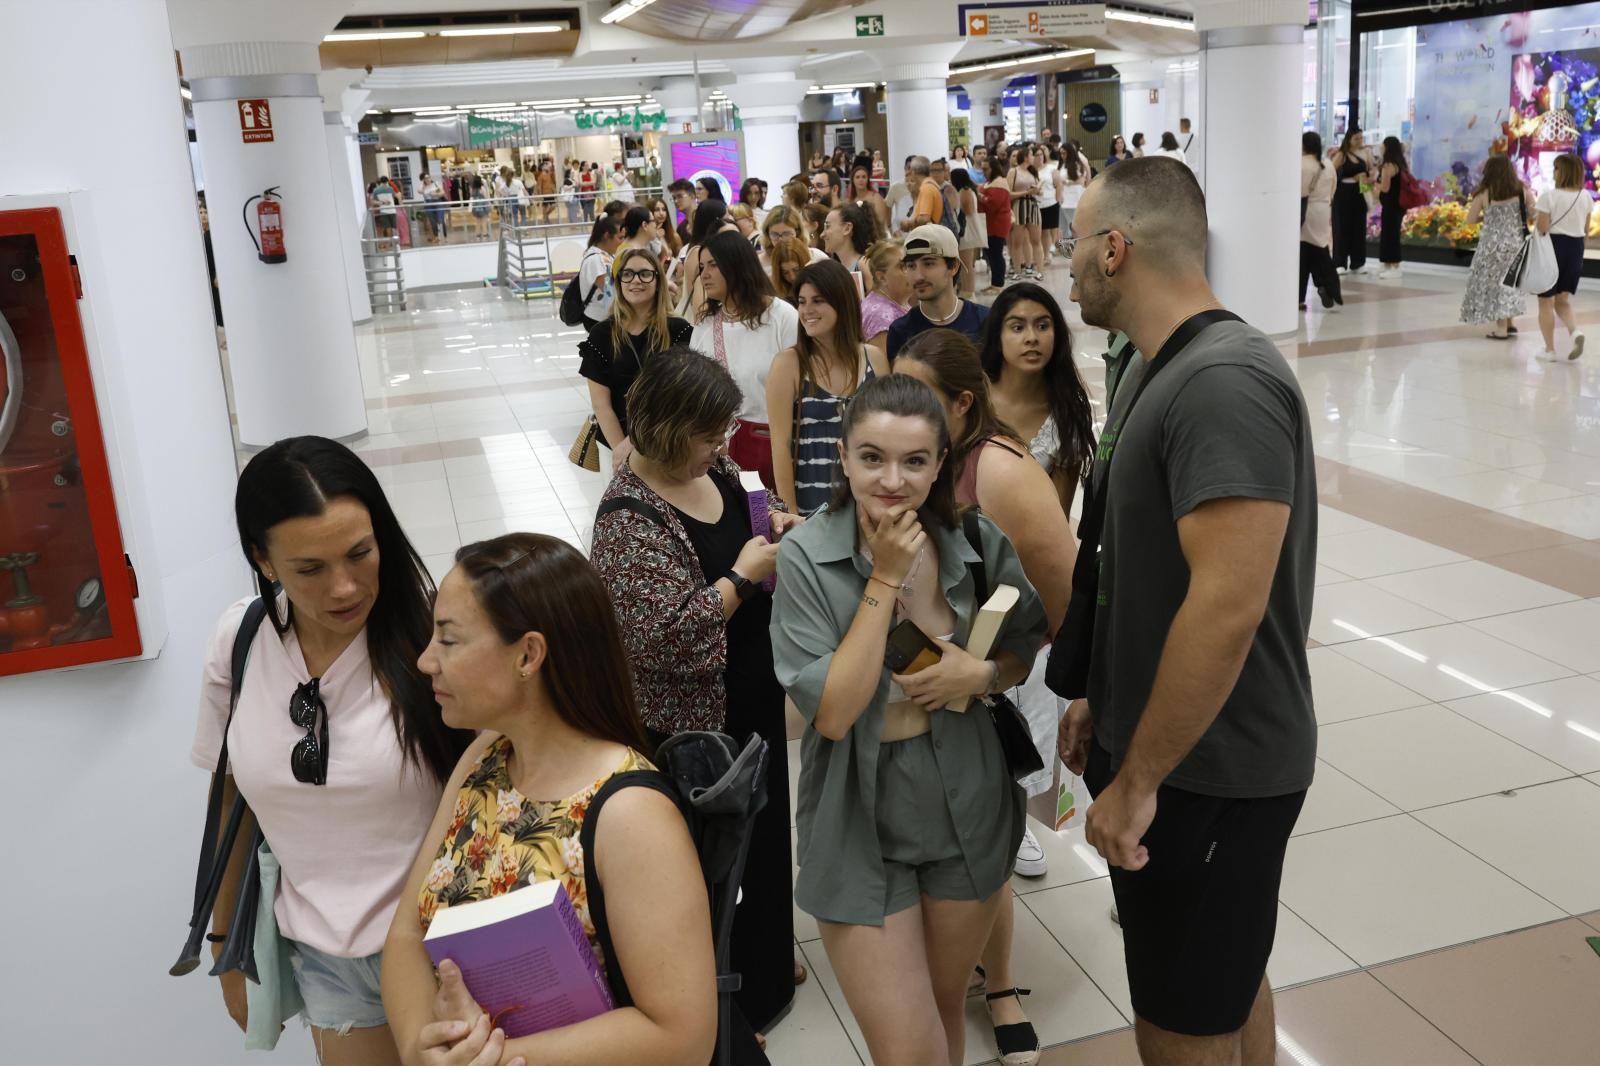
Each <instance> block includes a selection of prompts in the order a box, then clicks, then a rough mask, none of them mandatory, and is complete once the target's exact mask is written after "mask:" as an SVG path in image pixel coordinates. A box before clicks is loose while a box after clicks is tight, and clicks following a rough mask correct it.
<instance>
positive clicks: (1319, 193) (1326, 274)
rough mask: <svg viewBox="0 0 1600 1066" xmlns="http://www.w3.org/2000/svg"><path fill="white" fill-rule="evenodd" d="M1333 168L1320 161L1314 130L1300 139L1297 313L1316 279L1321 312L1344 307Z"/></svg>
mask: <svg viewBox="0 0 1600 1066" xmlns="http://www.w3.org/2000/svg"><path fill="white" fill-rule="evenodd" d="M1334 184H1335V182H1334V176H1333V168H1332V167H1330V166H1329V165H1328V161H1327V160H1326V159H1323V158H1322V138H1321V137H1320V136H1319V135H1318V134H1317V132H1316V131H1315V130H1306V131H1305V132H1304V133H1302V134H1301V135H1300V289H1299V292H1300V310H1302V311H1304V310H1305V309H1306V282H1307V281H1310V280H1311V279H1313V278H1315V279H1316V283H1317V295H1318V296H1319V297H1321V298H1322V306H1323V307H1324V308H1328V307H1333V306H1334V305H1335V304H1338V305H1340V306H1343V304H1344V287H1343V286H1342V285H1340V283H1339V272H1338V271H1337V270H1335V269H1334V268H1333V195H1334V193H1333V190H1334Z"/></svg>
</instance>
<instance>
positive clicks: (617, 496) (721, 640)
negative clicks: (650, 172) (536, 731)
mask: <svg viewBox="0 0 1600 1066" xmlns="http://www.w3.org/2000/svg"><path fill="white" fill-rule="evenodd" d="M723 239H726V238H718V240H723ZM736 243H738V244H740V245H741V246H742V247H743V248H744V249H745V250H746V251H749V247H750V246H749V245H748V244H745V243H744V242H743V241H736ZM715 244H716V242H713V246H715ZM752 258H754V255H753V253H752ZM835 269H839V268H838V267H837V266H836V267H835ZM740 402H741V397H740V395H739V387H738V386H737V385H735V384H734V379H733V377H732V376H731V375H730V374H729V373H728V371H727V370H726V369H725V368H724V367H723V366H721V365H720V364H718V363H716V362H714V361H712V360H710V359H707V358H706V357H705V356H703V355H701V354H700V353H698V352H696V351H695V350H693V349H690V348H677V349H674V350H672V351H669V352H663V353H661V354H660V355H657V356H655V357H654V358H653V359H651V360H650V362H649V363H647V364H646V365H645V368H644V371H643V373H641V374H640V375H639V380H638V382H637V384H636V385H635V387H634V389H633V391H632V392H631V393H629V394H628V415H629V419H630V425H631V428H632V432H633V441H634V449H633V451H632V452H631V453H630V454H629V456H628V459H627V461H626V462H625V463H621V464H618V466H617V471H616V474H615V475H614V476H613V477H612V479H611V485H610V487H609V488H608V489H606V494H605V496H604V497H603V498H602V499H601V501H600V508H599V512H598V514H597V515H596V517H595V524H594V547H593V550H592V551H591V558H592V559H593V561H594V565H595V569H597V570H599V571H600V576H601V578H602V579H604V581H605V583H606V587H607V588H608V589H609V590H610V592H611V600H612V602H613V603H614V604H615V605H616V611H617V619H618V621H619V622H620V623H621V626H622V644H623V647H624V648H625V649H626V650H627V653H628V662H629V665H630V666H632V668H633V677H634V683H635V685H636V686H637V688H638V699H639V716H640V717H641V718H642V719H643V720H644V724H645V727H646V728H647V729H648V730H649V731H650V733H651V734H652V737H651V739H652V740H654V741H656V742H657V743H659V742H660V741H661V740H663V739H665V738H666V737H668V736H671V735H672V734H674V733H681V732H683V731H685V730H691V729H712V730H719V731H723V732H726V733H727V734H728V735H730V736H732V737H733V738H734V739H735V740H736V741H738V742H739V743H740V744H741V745H743V744H744V743H745V741H747V740H748V739H749V737H750V736H751V735H752V734H759V735H760V736H761V737H762V738H763V739H765V740H766V741H767V743H768V744H769V745H771V748H772V751H773V752H774V753H775V754H774V757H773V758H772V759H771V760H770V762H769V764H768V771H767V806H766V808H765V809H764V810H763V811H762V813H761V814H760V815H758V816H757V818H756V821H755V826H754V830H753V834H752V840H751V844H750V856H749V860H748V862H747V864H746V866H745V874H744V880H743V882H742V888H743V892H744V902H743V903H742V904H741V905H740V906H739V908H738V910H737V913H736V917H735V918H734V923H733V968H734V970H735V971H737V972H738V973H741V974H742V975H743V976H744V987H743V988H742V989H741V990H740V991H739V992H737V993H735V994H734V998H735V1001H736V1002H737V1003H738V1004H739V1007H740V1009H741V1010H742V1011H743V1012H744V1015H745V1017H746V1018H747V1019H748V1020H749V1022H750V1024H751V1025H752V1026H753V1027H754V1028H755V1029H756V1030H757V1031H763V1030H765V1029H767V1028H768V1027H769V1026H771V1025H772V1024H773V1022H774V1021H776V1020H777V1018H778V1016H779V1015H780V1014H781V1013H782V1012H783V1010H784V1009H785V1008H786V1007H787V1006H788V1005H789V1002H790V1001H791V1000H792V999H793V998H794V986H795V985H796V984H797V983H798V982H799V981H800V980H803V979H804V976H805V971H804V970H803V969H801V968H800V967H799V966H797V965H796V964H795V962H794V910H793V903H792V893H791V885H790V864H789V825H790V821H789V770H788V763H787V761H786V760H785V759H783V758H781V757H779V755H781V752H782V751H783V747H784V743H785V740H786V737H785V731H784V720H783V690H782V689H781V688H780V687H779V686H778V679H777V676H776V675H775V674H774V672H773V666H772V642H771V640H770V638H769V637H768V635H767V626H768V623H769V622H770V621H771V617H772V596H771V594H770V593H768V592H767V591H765V590H764V589H763V588H762V587H761V583H762V582H763V581H765V580H766V579H767V578H769V577H771V576H772V574H773V570H774V567H775V566H776V564H777V558H778V546H777V544H776V543H773V541H775V540H776V539H777V537H778V536H780V535H782V533H783V532H784V531H786V530H787V529H788V528H789V527H790V526H792V525H793V524H794V523H795V521H796V519H795V518H794V517H793V516H791V515H789V514H785V513H783V509H782V504H781V503H778V502H777V496H776V494H772V495H770V496H769V501H770V504H769V506H770V507H771V508H773V509H772V510H769V511H768V512H767V513H766V514H765V515H763V516H761V517H762V518H764V519H766V521H763V522H761V525H762V526H763V527H767V528H752V525H751V516H750V510H749V507H748V506H747V504H746V502H745V494H744V492H743V491H742V490H741V489H740V486H739V476H740V470H739V467H738V465H737V464H736V463H734V461H733V460H732V459H729V458H728V456H727V454H726V448H727V443H728V439H729V437H730V435H731V434H730V430H731V428H732V427H733V426H734V425H735V420H734V416H735V415H736V414H737V413H738V411H739V408H740ZM768 528H770V530H771V534H772V536H771V537H770V538H769V537H768V536H767V533H768Z"/></svg>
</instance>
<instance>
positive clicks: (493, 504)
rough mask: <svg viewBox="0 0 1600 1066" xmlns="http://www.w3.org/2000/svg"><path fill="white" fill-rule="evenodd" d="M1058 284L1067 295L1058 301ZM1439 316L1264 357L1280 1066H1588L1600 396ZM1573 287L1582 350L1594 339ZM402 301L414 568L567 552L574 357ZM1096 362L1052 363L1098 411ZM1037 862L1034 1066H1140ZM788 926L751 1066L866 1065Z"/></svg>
mask: <svg viewBox="0 0 1600 1066" xmlns="http://www.w3.org/2000/svg"><path fill="white" fill-rule="evenodd" d="M1051 283H1052V287H1053V288H1054V290H1055V291H1056V292H1057V293H1058V294H1060V295H1062V296H1063V297H1064V295H1065V292H1066V289H1067V282H1066V277H1065V274H1064V272H1063V271H1061V270H1059V269H1057V270H1055V271H1053V272H1052V277H1051ZM1463 284H1464V278H1463V277H1462V276H1461V275H1446V274H1442V273H1439V274H1433V273H1428V272H1426V271H1424V270H1420V269H1417V270H1408V271H1407V274H1406V277H1405V280H1404V282H1403V284H1400V285H1396V284H1387V283H1386V284H1379V283H1376V282H1371V281H1364V280H1362V281H1351V282H1349V283H1348V286H1347V292H1348V294H1349V296H1348V299H1349V306H1348V307H1347V308H1345V309H1344V310H1343V312H1342V313H1339V314H1326V315H1325V314H1323V313H1321V312H1320V311H1315V310H1314V311H1312V312H1311V313H1310V314H1309V315H1308V316H1307V317H1306V318H1305V321H1304V324H1303V328H1302V329H1301V331H1300V332H1299V334H1298V336H1296V337H1294V338H1286V339H1284V340H1283V341H1282V342H1281V346H1282V348H1283V350H1284V352H1285V354H1286V355H1287V356H1288V357H1289V358H1290V360H1291V362H1292V364H1293V365H1294V367H1295V369H1296V372H1297V373H1298V375H1299V378H1300V382H1301V385H1302V387H1303V389H1304V391H1305V394H1306V398H1307V400H1308V401H1309V406H1310V410H1311V417H1312V423H1313V431H1314V434H1315V437H1316V449H1317V454H1318V457H1319V463H1318V467H1319V485H1320V489H1321V495H1322V503H1323V506H1322V508H1321V510H1320V519H1319V525H1320V537H1321V542H1320V549H1319V555H1320V558H1319V562H1320V564H1321V565H1320V566H1319V568H1318V571H1317V583H1318V586H1319V587H1318V593H1317V600H1316V606H1315V611H1314V618H1313V624H1312V630H1311V636H1312V638H1313V641H1314V643H1313V650H1312V651H1311V652H1310V653H1309V658H1310V663H1311V673H1312V681H1313V685H1314V688H1315V693H1316V701H1317V719H1318V722H1319V723H1320V724H1321V733H1322V736H1321V744H1320V760H1319V764H1318V776H1317V781H1316V784H1315V785H1314V786H1313V788H1312V790H1311V794H1310V796H1309V798H1308V800H1307V803H1306V807H1305V810H1304V813H1303V814H1302V816H1301V820H1300V824H1299V826H1298V829H1297V832H1296V835H1295V838H1294V839H1293V841H1292V842H1291V844H1290V848H1289V855H1288V863H1287V869H1286V871H1285V877H1284V883H1283V891H1282V906H1281V908H1280V911H1279V926H1278V944H1277V949H1276V951H1275V952H1274V954H1273V957H1272V962H1271V966H1270V968H1269V977H1270V979H1271V981H1272V983H1273V985H1274V986H1275V987H1276V988H1278V989H1280V990H1284V991H1283V992H1282V994H1281V995H1280V996H1279V997H1278V1033H1279V1045H1280V1046H1279V1061H1280V1062H1282V1063H1286V1064H1287V1063H1297V1064H1302V1066H1305V1064H1313V1063H1316V1064H1322V1066H1336V1064H1352V1066H1388V1064H1395V1066H1428V1064H1441V1066H1442V1064H1453V1063H1472V1062H1481V1063H1507V1064H1513V1063H1514V1064H1518V1066H1535V1064H1536V1066H1577V1064H1579V1063H1595V1062H1600V1012H1597V1011H1596V1010H1595V1009H1594V1007H1595V1004H1596V1003H1597V1002H1600V956H1597V955H1596V953H1595V952H1594V951H1593V950H1591V949H1590V947H1589V946H1588V945H1587V944H1586V943H1585V940H1584V938H1585V937H1586V936H1594V935H1597V934H1600V366H1597V365H1596V363H1595V361H1594V360H1593V359H1587V360H1584V361H1582V362H1581V363H1579V364H1577V365H1556V366H1546V365H1543V364H1539V363H1537V362H1535V361H1534V359H1533V355H1534V353H1535V351H1536V350H1537V349H1538V347H1539V342H1538V337H1537V328H1536V325H1535V322H1534V320H1533V318H1532V317H1531V316H1530V317H1525V318H1523V319H1522V320H1521V325H1522V328H1523V331H1524V332H1523V333H1522V335H1521V337H1520V338H1519V339H1518V340H1517V341H1516V342H1515V343H1514V344H1510V345H1507V344H1497V343H1494V342H1490V341H1486V340H1483V339H1482V337H1481V334H1482V330H1481V329H1479V328H1476V327H1471V328H1468V327H1462V326H1460V325H1459V324H1458V323H1457V322H1456V321H1455V318H1456V311H1457V308H1458V307H1459V303H1460V291H1461V287H1462V285H1463ZM1585 287H1586V291H1585V292H1582V293H1580V294H1579V297H1578V300H1577V304H1578V308H1579V313H1580V318H1581V319H1582V321H1584V322H1586V323H1588V324H1589V325H1590V327H1591V328H1594V329H1600V297H1597V296H1596V295H1594V294H1595V293H1596V292H1597V291H1600V285H1597V284H1595V283H1591V282H1586V283H1585ZM414 301H415V306H414V309H413V310H412V311H410V312H408V313H405V314H399V315H392V316H386V317H384V316H380V317H379V318H378V319H376V320H375V321H374V322H373V323H372V324H371V325H367V326H363V327H360V328H359V329H358V333H359V339H360V349H361V362H362V371H363V375H364V377H365V380H366V382H367V390H368V395H369V408H370V414H371V435H370V436H369V437H368V438H367V439H366V440H364V441H362V442H361V443H360V444H359V445H357V448H358V450H359V451H361V452H362V453H363V454H364V455H365V457H366V458H367V460H368V461H369V462H371V463H372V464H373V465H374V467H375V469H376V470H377V471H378V473H379V476H380V478H381V479H382V480H383V483H384V485H385V487H386V488H387V490H388V491H389V492H390V494H391V499H392V501H393V503H394V505H395V507H396V509H397V511H398V513H399V515H400V517H401V519H402V521H404V522H405V524H406V527H407V530H408V532H409V533H410V534H411V536H412V538H413V539H414V541H415V542H416V544H417V546H418V548H419V550H420V551H421V552H422V553H423V555H424V556H425V558H426V560H427V563H428V565H429V567H430V568H431V569H432V570H433V571H434V572H435V573H437V574H442V573H443V572H444V571H445V570H446V569H447V568H448V566H449V562H450V553H451V552H453V551H454V550H455V548H456V547H457V546H459V545H460V544H461V543H463V542H466V541H470V540H474V539H478V538H481V537H487V536H492V535H495V534H497V533H500V532H502V531H505V530H510V529H528V530H538V531H541V532H547V533H551V534H554V535H556V536H560V537H564V538H566V539H568V540H571V541H572V542H574V543H576V544H579V545H582V544H584V543H585V542H586V541H587V538H588V535H589V531H590V528H591V526H592V517H593V512H594V508H595V504H596V502H597V501H598V499H599V496H600V493H601V492H602V490H603V489H604V486H605V479H604V477H603V476H602V475H600V474H592V473H588V472H586V471H582V470H579V469H577V468H576V467H574V466H572V465H571V464H570V463H569V462H568V461H567V458H566V455H567V449H568V447H569V446H570V444H571V442H572V439H573V437H574V435H575V434H576V432H577V431H578V428H579V426H580V424H581V423H582V421H583V419H584V417H585V414H586V412H587V410H588V397H587V393H586V390H585V389H584V387H583V383H582V381H581V380H580V379H579V378H578V377H577V356H576V344H577V338H578V336H579V335H580V334H579V332H578V331H575V330H570V329H567V328H565V327H563V326H561V325H560V324H558V323H557V322H556V320H555V319H554V317H553V314H552V311H553V307H552V306H551V304H550V303H549V302H548V301H535V302H532V303H528V304H523V303H520V302H518V301H515V300H502V299H500V298H498V297H497V295H496V294H495V293H493V292H491V291H487V290H485V291H470V290H469V291H462V292H455V293H440V294H427V295H423V296H419V297H414ZM1068 315H1069V319H1070V320H1071V321H1073V322H1074V323H1076V322H1077V317H1076V314H1075V313H1074V309H1071V308H1070V307H1069V309H1068ZM1103 342H1104V335H1103V334H1102V333H1100V332H1099V331H1098V330H1088V329H1078V330H1077V331H1076V343H1077V348H1078V350H1079V352H1080V353H1081V354H1080V360H1079V362H1080V367H1081V368H1082V371H1083V375H1084V378H1085V380H1086V381H1088V382H1089V383H1090V387H1091V391H1092V392H1093V393H1095V395H1096V396H1097V397H1098V395H1099V385H1100V379H1101V374H1100V370H1099V363H1098V360H1097V359H1094V358H1092V357H1090V354H1089V353H1093V352H1096V351H1098V350H1099V348H1100V347H1102V346H1103ZM790 747H791V752H790V755H791V758H797V757H798V755H797V750H795V749H797V748H798V745H797V744H795V743H791V745H790ZM1585 775H1587V776H1585ZM1035 830H1036V832H1038V833H1039V834H1040V835H1041V837H1042V838H1043V843H1044V845H1045V848H1046V851H1047V852H1048V853H1049V856H1050V865H1051V868H1050V873H1049V874H1048V876H1046V877H1045V878H1043V879H1041V880H1039V881H1036V882H1027V881H1023V880H1020V879H1018V880H1017V881H1015V882H1014V887H1015V889H1016V891H1017V892H1018V894H1019V897H1018V898H1019V901H1020V903H1021V906H1020V907H1018V910H1017V927H1018V936H1017V941H1016V943H1017V955H1018V958H1017V964H1016V974H1017V977H1018V979H1019V980H1020V981H1021V982H1023V983H1024V984H1028V985H1031V986H1032V987H1033V988H1034V989H1035V993H1034V995H1033V997H1032V998H1031V999H1030V1000H1029V1001H1028V1008H1029V1011H1030V1014H1031V1016H1032V1018H1033V1020H1034V1022H1035V1023H1036V1025H1037V1026H1038V1028H1039V1031H1040V1034H1041V1036H1042V1037H1043V1039H1044V1041H1045V1042H1046V1043H1047V1044H1049V1045H1055V1046H1053V1047H1051V1048H1050V1050H1049V1051H1048V1052H1047V1054H1046V1057H1045V1062H1047V1063H1052V1064H1066V1063H1074V1064H1085V1066H1115V1064H1118V1063H1132V1062H1136V1061H1137V1057H1136V1055H1135V1053H1134V1051H1133V1043H1132V1039H1131V1034H1130V1033H1129V1032H1128V1031H1127V1030H1126V1026H1127V1024H1128V1021H1129V1017H1130V1014H1131V1008H1130V1007H1129V1004H1128V993H1127V981H1126V977H1125V975H1124V973H1123V966H1122V954H1121V951H1122V948H1121V939H1120V934H1119V932H1118V930H1117V928H1116V926H1114V925H1113V924H1112V923H1111V922H1110V920H1109V918H1108V915H1107V909H1108V907H1109V906H1110V902H1111V894H1110V887H1109V882H1108V881H1107V880H1106V879H1105V866H1104V864H1103V863H1101V862H1100V860H1099V857H1098V856H1097V855H1096V854H1095V853H1094V852H1093V850H1092V849H1090V848H1088V847H1087V845H1086V844H1085V843H1084V841H1083V836H1082V832H1081V830H1077V831H1073V832H1069V833H1066V834H1062V835H1061V836H1060V837H1057V836H1056V835H1055V834H1053V833H1048V832H1044V831H1043V830H1042V829H1040V828H1039V827H1037V826H1036V827H1035ZM1585 923H1587V924H1585ZM796 928H797V933H798V938H799V940H800V941H801V944H800V945H799V950H800V952H801V953H802V955H803V958H804V960H805V961H806V962H807V963H808V964H809V966H810V969H811V971H812V974H813V978H812V980H811V981H809V982H808V983H807V984H806V985H805V986H803V987H802V988H801V990H800V993H799V1000H798V1003H797V1006H796V1008H795V1010H794V1012H793V1013H792V1014H791V1015H790V1016H789V1017H788V1018H787V1019H786V1020H785V1021H784V1022H783V1023H782V1024H781V1025H780V1026H779V1027H778V1028H777V1029H776V1030H775V1031H774V1032H773V1034H772V1045H771V1051H772V1059H773V1061H774V1062H775V1063H779V1064H783V1066H822V1064H836V1063H852V1064H853V1063H857V1062H860V1061H864V1052H863V1045H862V1043H861V1041H860V1038H859V1033H858V1031H857V1030H856V1028H855V1026H854V1023H853V1022H852V1021H851V1019H850V1017H849V1014H848V1011H846V1010H845V1008H844V1005H843V1002H842V1000H841V999H840V998H839V995H838V988H837V984H836V983H835V982H834V980H833V977H832V972H831V969H830V968H829V966H828V962H827V959H826V957H825V955H824V954H823V952H822V947H821V942H820V941H818V940H817V939H816V936H817V933H816V926H815V923H814V922H811V921H810V920H809V919H806V918H804V917H803V916H802V917H800V920H799V921H798V922H797V927H796ZM970 1022H971V1025H970V1027H969V1038H968V1056H967V1058H968V1062H969V1063H979V1062H984V1061H986V1060H988V1059H990V1058H992V1057H993V1055H994V1049H993V1044H992V1042H991V1040H990V1038H989V1034H988V1031H987V1029H986V1026H985V1019H984V1017H983V1012H982V1008H981V1006H979V1005H978V1003H977V1002H976V1001H975V1002H974V1004H973V1007H972V1012H971V1015H970Z"/></svg>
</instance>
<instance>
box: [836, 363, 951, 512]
mask: <svg viewBox="0 0 1600 1066" xmlns="http://www.w3.org/2000/svg"><path fill="white" fill-rule="evenodd" d="M877 414H887V415H895V416H897V417H900V418H921V419H923V420H924V421H926V422H927V423H928V425H930V426H932V427H933V435H934V438H935V439H936V440H937V441H938V448H939V456H938V458H939V461H940V465H939V475H938V477H936V478H934V481H933V487H932V488H930V489H929V490H928V499H927V502H925V503H924V504H923V505H922V508H921V510H920V511H919V512H918V514H919V515H920V516H921V518H922V522H923V525H931V524H932V523H931V522H930V521H929V519H930V518H932V519H936V520H937V521H938V524H939V525H942V526H944V527H945V528H946V529H954V528H955V527H956V526H957V525H959V524H960V522H961V517H960V511H959V510H958V509H957V508H956V473H955V471H956V464H955V456H954V454H953V453H952V451H951V448H950V423H949V422H948V421H947V420H946V419H945V413H944V405H943V404H941V403H940V402H939V397H937V396H935V395H934V394H933V390H932V389H930V388H928V386H927V385H925V384H923V383H922V382H920V381H918V380H917V379H916V378H913V377H907V376H906V375H904V374H885V375H884V376H883V377H881V378H873V379H872V380H871V381H869V382H867V383H866V384H865V385H863V386H861V387H860V388H859V389H857V390H856V394H855V396H854V397H853V398H852V399H851V400H850V404H849V406H848V407H846V408H845V409H844V415H843V417H842V418H841V419H840V424H839V447H840V448H843V449H846V450H848V449H849V447H850V438H851V437H853V436H854V435H855V431H856V427H857V426H859V425H860V424H861V422H862V421H863V420H864V419H866V418H867V416H868V415H877ZM853 502H854V496H853V495H852V494H851V492H850V479H849V478H847V477H846V476H845V473H844V464H843V463H840V464H839V465H838V466H837V467H836V468H835V469H834V475H833V499H832V500H831V501H830V502H829V504H828V510H830V511H838V510H841V509H843V508H844V507H845V506H846V505H847V504H851V503H853Z"/></svg>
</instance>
